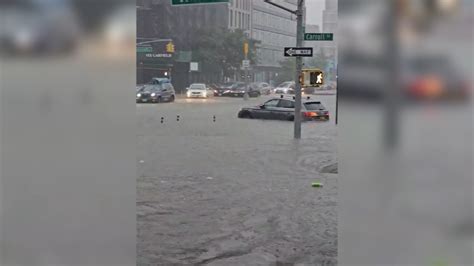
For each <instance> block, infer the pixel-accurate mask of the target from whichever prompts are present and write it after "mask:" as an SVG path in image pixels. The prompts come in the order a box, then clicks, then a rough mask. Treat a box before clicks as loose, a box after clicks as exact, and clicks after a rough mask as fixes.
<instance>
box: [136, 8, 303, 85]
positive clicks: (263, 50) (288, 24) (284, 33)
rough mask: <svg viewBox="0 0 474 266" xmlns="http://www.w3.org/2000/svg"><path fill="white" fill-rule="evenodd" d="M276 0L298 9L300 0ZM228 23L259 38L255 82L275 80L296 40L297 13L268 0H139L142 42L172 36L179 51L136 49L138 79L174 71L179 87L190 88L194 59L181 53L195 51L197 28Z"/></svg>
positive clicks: (251, 36)
mask: <svg viewBox="0 0 474 266" xmlns="http://www.w3.org/2000/svg"><path fill="white" fill-rule="evenodd" d="M273 1H274V2H276V3H278V4H280V5H283V6H285V7H288V8H289V9H292V10H296V9H297V0H273ZM223 26H224V27H226V28H227V29H228V30H236V29H241V30H243V31H244V33H245V34H246V35H247V36H248V38H251V39H254V40H257V41H258V44H257V51H256V52H257V58H258V59H257V60H258V62H257V64H256V65H253V66H251V73H252V74H253V75H252V78H251V79H252V80H255V81H266V82H270V81H272V80H273V79H274V78H275V76H276V75H277V73H278V72H279V70H280V69H281V66H280V62H281V61H283V60H284V59H285V57H284V56H283V51H284V47H291V46H295V45H296V16H295V15H293V14H290V13H288V12H286V11H284V10H281V9H279V8H277V7H274V6H272V5H270V4H268V3H265V2H264V0H229V2H228V3H218V4H209V5H185V6H179V7H178V6H172V5H171V1H170V0H137V43H140V42H143V41H147V40H151V39H171V40H172V42H173V44H174V45H175V47H176V51H177V54H174V55H173V58H158V59H157V58H155V59H149V58H148V59H147V58H143V57H142V56H140V55H139V54H138V53H137V82H138V83H144V82H146V81H148V80H150V79H151V77H154V76H162V75H164V74H165V73H171V74H172V75H173V77H174V80H175V82H178V83H181V82H182V83H183V84H178V86H177V87H183V86H184V87H185V86H186V85H184V84H187V83H189V82H191V81H193V77H192V75H190V74H189V58H183V59H182V60H181V59H180V60H176V58H177V57H179V56H180V54H182V51H191V50H192V47H190V45H191V44H190V43H192V42H191V41H190V39H189V38H191V37H190V36H193V33H194V32H196V30H199V29H201V28H207V29H212V28H217V27H223ZM157 45H158V44H157ZM160 47H161V46H160ZM176 61H179V62H176ZM189 76H191V78H190V77H189ZM236 78H240V75H236Z"/></svg>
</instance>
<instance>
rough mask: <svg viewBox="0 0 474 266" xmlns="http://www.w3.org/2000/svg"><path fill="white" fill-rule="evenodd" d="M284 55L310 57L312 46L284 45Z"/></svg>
mask: <svg viewBox="0 0 474 266" xmlns="http://www.w3.org/2000/svg"><path fill="white" fill-rule="evenodd" d="M285 56H286V57H294V56H306V57H312V56H313V48H312V47H299V48H298V47H285Z"/></svg>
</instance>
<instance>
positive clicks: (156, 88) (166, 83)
mask: <svg viewBox="0 0 474 266" xmlns="http://www.w3.org/2000/svg"><path fill="white" fill-rule="evenodd" d="M175 99H176V92H175V90H174V87H173V85H172V84H171V82H170V80H169V79H168V78H153V79H152V80H151V81H150V82H148V84H145V85H142V86H141V87H139V86H137V103H160V102H174V100H175Z"/></svg>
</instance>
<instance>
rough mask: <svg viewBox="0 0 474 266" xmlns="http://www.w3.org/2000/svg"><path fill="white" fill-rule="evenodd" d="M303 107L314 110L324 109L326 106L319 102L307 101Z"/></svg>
mask: <svg viewBox="0 0 474 266" xmlns="http://www.w3.org/2000/svg"><path fill="white" fill-rule="evenodd" d="M304 107H306V110H311V111H314V110H326V108H324V106H323V105H322V104H321V102H309V103H305V104H304Z"/></svg>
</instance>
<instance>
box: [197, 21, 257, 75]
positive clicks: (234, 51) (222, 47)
mask: <svg viewBox="0 0 474 266" xmlns="http://www.w3.org/2000/svg"><path fill="white" fill-rule="evenodd" d="M193 35H194V37H193V38H191V40H192V41H191V42H192V44H191V48H192V54H193V61H196V62H200V63H201V67H202V68H201V70H202V74H203V75H214V76H215V75H218V76H220V75H222V74H223V75H224V76H226V77H229V76H231V75H232V74H233V72H234V70H238V69H240V66H241V64H242V60H243V59H244V58H245V55H244V48H243V47H244V42H245V41H246V40H247V38H246V36H245V34H244V32H243V31H241V30H236V31H229V30H227V29H225V28H217V29H216V28H213V29H201V30H198V31H196V32H194V34H193ZM248 42H249V53H248V59H249V60H250V62H251V64H255V63H256V61H257V56H256V48H255V44H256V41H254V40H248Z"/></svg>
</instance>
